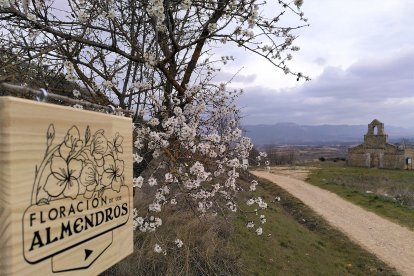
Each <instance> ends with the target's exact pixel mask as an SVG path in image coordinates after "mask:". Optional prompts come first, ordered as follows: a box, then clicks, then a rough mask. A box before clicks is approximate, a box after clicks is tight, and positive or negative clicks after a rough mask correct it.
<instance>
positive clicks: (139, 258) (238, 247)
mask: <svg viewBox="0 0 414 276" xmlns="http://www.w3.org/2000/svg"><path fill="white" fill-rule="evenodd" d="M243 179H244V180H243ZM241 181H244V183H243V184H244V186H246V185H249V182H248V178H246V176H245V175H242V179H241ZM259 183H260V185H259V186H258V187H257V193H256V195H255V196H261V197H262V198H263V199H265V201H266V202H268V209H266V210H265V211H264V214H265V216H266V218H267V222H266V223H265V224H263V225H260V226H262V227H263V229H264V232H263V235H261V236H257V235H256V234H255V232H254V230H255V229H256V228H257V227H258V226H259V223H258V222H257V221H256V222H255V224H256V226H255V228H253V229H248V228H247V227H246V217H249V216H251V218H254V219H255V220H257V218H258V216H256V215H255V213H254V212H251V213H247V212H246V213H244V214H243V213H236V215H234V214H233V215H231V216H230V217H228V218H227V219H224V218H223V217H220V216H217V217H206V218H201V219H198V218H196V217H194V215H193V214H191V212H185V211H184V212H183V209H181V210H180V212H179V213H178V212H171V213H167V214H165V216H164V217H163V226H162V227H161V228H159V230H157V232H156V235H153V234H146V233H138V232H137V233H135V241H134V248H135V249H134V253H133V254H132V255H131V256H129V257H128V258H126V259H125V260H123V261H121V262H120V263H118V264H117V265H115V266H113V267H112V268H110V269H109V270H107V271H106V272H104V273H103V274H102V275H103V276H106V275H108V276H113V275H249V276H250V275H398V274H397V272H396V271H395V270H394V269H392V268H390V267H389V266H387V265H386V264H385V263H383V262H381V261H380V260H378V259H377V258H376V257H375V256H374V255H372V254H370V253H368V252H367V251H365V250H364V249H362V248H361V247H359V246H358V245H356V244H354V243H353V242H351V241H350V240H349V239H348V238H347V237H346V236H344V235H343V234H341V233H340V232H339V231H337V230H336V229H334V228H332V227H330V226H329V225H328V224H327V223H326V222H325V221H324V220H323V219H322V218H321V217H319V216H318V215H316V214H315V213H314V212H313V211H312V210H310V209H309V208H308V207H306V206H305V205H304V204H303V203H302V202H301V201H299V200H297V199H295V198H294V197H292V196H290V195H289V194H288V193H286V192H284V191H283V190H282V189H280V188H279V187H277V186H276V185H274V184H273V183H271V182H268V181H266V180H259ZM276 196H279V197H280V198H281V200H280V201H274V198H275V197H276ZM248 198H249V194H245V195H244V196H242V197H241V198H240V208H241V209H243V210H245V211H248V208H251V207H252V206H246V205H245V204H244V202H246V201H247V199H248ZM140 201H141V200H140ZM176 237H180V238H181V239H182V240H183V242H184V246H183V248H181V249H178V248H176V246H175V245H174V244H172V243H171V242H168V240H170V241H173V240H174V239H175V238H176ZM155 243H162V244H165V245H166V247H167V249H168V254H167V255H163V254H157V253H155V252H154V250H153V248H154V244H155Z"/></svg>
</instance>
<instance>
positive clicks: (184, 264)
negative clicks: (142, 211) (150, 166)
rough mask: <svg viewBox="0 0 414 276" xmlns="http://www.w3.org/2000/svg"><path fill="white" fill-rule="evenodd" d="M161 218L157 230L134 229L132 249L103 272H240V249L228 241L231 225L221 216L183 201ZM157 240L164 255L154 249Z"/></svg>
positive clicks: (235, 273) (206, 273)
mask: <svg viewBox="0 0 414 276" xmlns="http://www.w3.org/2000/svg"><path fill="white" fill-rule="evenodd" d="M142 204H144V202H143V201H141V204H139V205H142ZM178 209H179V210H178ZM162 220H163V226H162V227H160V228H159V229H157V231H156V233H150V234H148V233H139V231H137V232H136V233H135V236H134V253H133V254H132V255H131V256H129V257H128V258H126V259H125V260H123V261H122V262H120V263H118V264H117V265H115V266H113V267H111V268H110V269H108V270H107V271H105V272H104V273H103V274H102V275H238V274H240V267H241V265H240V258H239V257H240V252H239V250H238V249H237V248H236V247H234V245H232V244H231V243H230V236H231V235H232V234H233V231H234V229H233V226H232V224H230V223H228V222H227V221H226V220H225V219H224V218H222V217H219V216H216V217H212V216H210V217H202V218H198V217H196V216H195V215H194V214H193V213H192V212H191V211H190V210H185V206H184V205H183V206H177V208H176V209H175V210H173V209H170V210H167V212H166V213H163V215H162ZM176 238H180V239H181V240H182V241H183V242H184V245H183V247H182V248H178V247H177V246H176V244H175V243H174V240H175V239H176ZM156 243H158V244H160V245H161V246H162V247H163V249H166V252H167V254H166V255H164V254H163V253H156V252H155V251H154V245H155V244H156Z"/></svg>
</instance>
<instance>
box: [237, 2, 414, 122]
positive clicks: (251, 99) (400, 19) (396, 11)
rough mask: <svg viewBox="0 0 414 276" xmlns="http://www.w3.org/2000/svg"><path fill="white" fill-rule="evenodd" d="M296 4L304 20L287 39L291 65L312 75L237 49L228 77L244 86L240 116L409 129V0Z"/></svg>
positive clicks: (413, 13) (413, 77)
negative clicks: (297, 74)
mask: <svg viewBox="0 0 414 276" xmlns="http://www.w3.org/2000/svg"><path fill="white" fill-rule="evenodd" d="M302 10H303V11H304V13H305V15H306V17H307V18H308V19H309V23H310V24H311V26H310V27H308V28H305V29H304V30H303V31H301V32H300V37H299V38H298V39H297V41H296V42H295V43H294V44H295V45H298V46H300V47H301V51H300V52H297V53H296V54H295V55H294V59H293V60H292V63H291V66H290V67H291V69H292V70H295V71H301V72H304V73H305V74H307V75H308V76H310V77H311V78H312V81H310V82H297V81H296V79H294V78H293V77H289V76H286V75H285V74H284V73H283V72H278V71H277V70H276V69H275V68H273V67H272V66H271V65H270V64H267V63H266V61H264V60H262V59H260V58H258V57H257V58H252V57H247V56H246V57H244V56H241V57H240V56H237V57H238V59H239V61H240V62H237V64H236V65H235V67H234V68H231V67H230V71H231V70H233V71H234V70H236V69H237V68H238V69H240V64H241V63H243V69H242V70H241V73H240V75H239V77H238V78H237V79H236V80H237V81H236V82H234V83H233V86H237V87H243V88H244V90H245V94H244V95H243V96H242V97H240V99H239V104H240V105H241V106H242V107H243V114H244V116H245V118H244V121H243V123H244V124H274V123H277V122H295V123H298V124H312V125H315V124H363V125H365V124H368V123H369V122H370V121H371V120H372V119H374V118H377V119H379V120H380V121H382V122H383V123H385V124H386V125H395V126H404V127H409V128H413V129H414V1H413V0H398V1H396V0H347V1H344V0H342V1H340V0H305V1H304V5H303V7H302ZM240 59H241V60H240ZM237 66H238V67H237ZM236 67H237V68H236Z"/></svg>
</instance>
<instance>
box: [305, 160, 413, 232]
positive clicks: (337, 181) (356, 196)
mask: <svg viewBox="0 0 414 276" xmlns="http://www.w3.org/2000/svg"><path fill="white" fill-rule="evenodd" d="M315 167H316V168H313V169H312V170H311V174H310V175H309V178H308V179H307V181H308V182H309V183H311V184H313V185H316V186H319V187H321V188H324V189H327V190H329V191H331V192H334V193H336V194H338V195H339V196H341V197H343V198H345V199H347V200H349V201H351V202H353V203H355V204H358V205H360V206H362V207H363V208H365V209H367V210H370V211H372V212H374V213H377V214H378V215H381V216H383V217H385V218H388V219H390V220H392V221H394V222H397V223H399V224H401V225H405V226H407V227H408V228H410V229H414V171H407V170H384V169H376V168H371V169H370V168H357V167H347V166H346V164H345V162H339V161H338V162H320V163H318V164H316V165H315Z"/></svg>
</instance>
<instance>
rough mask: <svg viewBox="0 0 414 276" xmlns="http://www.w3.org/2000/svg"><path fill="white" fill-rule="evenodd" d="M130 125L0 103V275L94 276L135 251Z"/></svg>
mask: <svg viewBox="0 0 414 276" xmlns="http://www.w3.org/2000/svg"><path fill="white" fill-rule="evenodd" d="M132 204H133V203H132V122H131V119H129V118H123V117H118V116H112V115H106V114H102V113H96V112H91V111H84V110H79V109H74V108H71V107H64V106H57V105H51V104H46V103H38V102H33V101H28V100H23V99H18V98H12V97H0V221H1V223H0V274H1V275H52V274H53V275H56V274H61V273H62V274H65V275H96V274H98V273H100V272H102V271H104V270H106V269H107V268H109V267H110V266H112V265H114V264H115V263H117V262H119V261H120V260H121V259H123V258H124V257H126V256H127V255H129V254H131V253H132V251H133V233H132V231H133V230H132Z"/></svg>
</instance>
